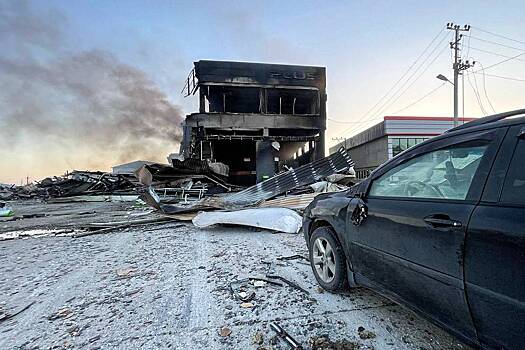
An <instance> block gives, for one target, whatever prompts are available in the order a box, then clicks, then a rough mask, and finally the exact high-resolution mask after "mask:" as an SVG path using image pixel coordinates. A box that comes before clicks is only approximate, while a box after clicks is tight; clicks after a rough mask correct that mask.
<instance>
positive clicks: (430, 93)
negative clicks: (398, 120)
mask: <svg viewBox="0 0 525 350" xmlns="http://www.w3.org/2000/svg"><path fill="white" fill-rule="evenodd" d="M445 84H446V83H442V84H441V85H439V86H438V87H435V88H434V89H432V90H430V91H429V92H427V93H426V94H425V95H423V96H421V97H420V98H419V99H418V100H416V101H414V102H412V103H411V104H409V105H408V106H405V107H403V108H401V109H400V110H397V111H395V112H393V113H391V114H397V113H399V112H403V111H404V110H406V109H408V108H410V107H412V106H414V105H416V104H418V103H419V102H421V101H423V100H424V99H425V98H427V97H428V96H430V95H432V94H433V93H434V92H436V91H438V90H439V89H440V88H442V87H443V85H445Z"/></svg>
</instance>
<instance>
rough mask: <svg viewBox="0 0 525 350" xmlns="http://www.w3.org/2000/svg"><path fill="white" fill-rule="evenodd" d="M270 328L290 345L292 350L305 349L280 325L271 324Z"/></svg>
mask: <svg viewBox="0 0 525 350" xmlns="http://www.w3.org/2000/svg"><path fill="white" fill-rule="evenodd" d="M270 327H271V328H272V329H273V330H274V331H275V332H276V333H277V335H279V337H281V338H282V339H283V340H284V341H285V342H286V343H287V344H288V345H290V349H294V350H302V349H303V347H302V346H301V344H299V343H298V342H297V341H296V340H295V339H294V338H292V336H291V335H290V334H288V332H286V331H285V330H284V329H283V328H282V327H281V326H280V325H279V324H277V323H275V322H271V323H270Z"/></svg>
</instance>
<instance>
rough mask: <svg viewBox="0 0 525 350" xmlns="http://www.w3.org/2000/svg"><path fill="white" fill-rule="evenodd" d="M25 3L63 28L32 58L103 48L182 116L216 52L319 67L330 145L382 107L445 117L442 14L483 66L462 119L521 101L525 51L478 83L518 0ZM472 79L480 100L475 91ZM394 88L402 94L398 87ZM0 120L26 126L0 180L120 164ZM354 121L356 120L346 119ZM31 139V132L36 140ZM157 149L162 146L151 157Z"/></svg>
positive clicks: (507, 44)
mask: <svg viewBox="0 0 525 350" xmlns="http://www.w3.org/2000/svg"><path fill="white" fill-rule="evenodd" d="M2 3H3V5H0V9H1V7H2V6H4V10H5V7H6V6H7V5H6V4H9V3H12V1H7V2H6V1H3V0H2V1H0V4H2ZM26 7H27V8H28V9H29V11H30V12H31V18H34V19H35V21H40V20H42V19H43V20H44V22H45V21H49V22H53V24H55V22H59V23H58V24H59V27H60V28H59V29H58V30H60V31H61V33H62V34H61V37H62V38H61V39H60V40H61V44H60V45H59V46H58V47H57V49H56V50H51V51H49V47H50V46H47V48H46V50H47V51H42V50H40V49H39V48H38V47H36V49H35V48H34V47H33V48H32V49H31V50H32V51H31V52H32V53H31V55H33V58H32V59H37V60H39V61H41V62H45V61H46V59H48V58H49V57H48V56H50V55H55V54H56V53H57V52H60V55H75V54H77V53H81V52H90V51H91V50H99V51H100V52H104V55H105V56H104V57H106V61H111V62H114V63H115V64H118V65H121V66H126V67H127V66H129V67H133V68H134V69H135V68H136V69H137V70H140V71H143V72H144V76H145V77H147V78H148V79H150V80H151V83H152V84H155V85H156V86H157V87H158V90H159V91H161V92H162V93H164V94H165V95H166V97H167V99H168V100H169V102H171V103H172V104H173V106H174V108H179V106H180V109H181V110H182V114H186V113H191V112H192V111H195V110H196V109H197V102H196V101H195V100H194V99H192V98H187V99H184V98H183V97H182V96H181V95H180V90H181V88H182V85H183V80H184V78H185V76H186V75H187V73H188V72H189V71H190V69H191V68H192V62H193V61H196V60H199V59H218V60H235V61H237V60H238V61H253V62H272V63H290V64H299V65H300V64H305V65H320V66H326V68H327V94H328V117H329V119H331V120H329V121H328V133H327V138H328V142H327V145H332V144H333V143H334V142H333V141H331V139H332V138H333V137H341V136H347V137H348V136H351V134H353V133H355V132H357V131H359V130H362V129H364V128H365V127H367V126H369V125H371V124H374V123H376V122H378V121H379V120H380V119H381V118H382V116H384V115H392V114H395V112H397V113H396V115H417V116H452V86H451V85H449V84H443V82H442V81H439V80H437V79H436V78H435V76H436V75H437V74H440V73H441V74H444V75H446V76H447V77H449V78H450V79H452V67H451V50H450V49H449V48H447V45H448V41H449V40H450V34H451V33H448V34H445V32H448V31H446V30H444V27H445V25H446V23H447V22H449V21H454V22H455V23H458V24H470V25H472V26H473V29H472V30H471V32H470V34H471V35H472V38H470V39H469V38H464V47H463V48H464V50H463V56H464V57H466V56H467V52H468V56H469V57H471V59H475V60H477V61H479V62H480V63H481V64H479V63H478V64H477V65H476V66H475V67H474V68H473V70H474V71H478V74H474V75H471V76H469V77H470V80H471V84H472V85H473V86H474V88H472V87H471V86H470V84H469V83H468V82H467V79H465V116H468V117H471V116H474V117H477V116H482V115H483V112H482V109H481V107H480V106H479V104H480V102H481V104H482V105H483V108H484V109H485V110H486V113H491V112H492V110H493V109H492V108H494V110H495V111H497V112H500V111H505V110H511V109H516V108H520V107H524V106H525V54H524V55H523V56H522V57H519V58H518V59H513V60H510V61H508V62H505V63H501V64H499V65H497V66H494V67H492V68H488V69H487V70H486V72H485V73H486V75H485V81H484V79H483V75H482V74H481V71H479V70H480V69H481V68H482V67H489V66H491V65H493V64H495V63H498V62H500V61H502V60H505V59H506V56H508V57H514V56H517V55H519V54H520V53H523V52H525V35H524V34H525V26H524V25H523V14H524V13H525V2H523V1H520V0H516V1H479V0H477V1H433V2H432V1H282V0H281V1H257V2H255V1H253V2H252V1H219V0H214V1H160V0H157V1H108V0H103V1H95V0H91V1H80V0H78V1H57V0H54V1H53V0H51V1H50V0H47V1H33V2H28V3H27V6H26ZM15 9H16V7H15ZM9 11H11V12H12V11H13V10H12V9H11V10H9ZM15 11H16V10H15ZM10 16H12V13H11V15H10ZM6 18H9V16H7V17H6V16H2V17H0V45H2V47H9V46H8V45H7V44H6V45H7V46H4V44H3V43H2V40H9V33H7V32H6V31H10V30H13V29H12V28H13V27H12V23H11V24H9V23H7V24H6V21H7V20H6ZM3 22H4V23H3ZM27 26H31V23H27ZM490 33H494V34H498V35H500V36H496V35H493V34H490ZM466 34H467V35H468V34H469V33H466ZM502 36H504V37H509V38H514V39H515V41H512V40H507V39H505V38H504V37H502ZM434 38H437V39H436V40H434V41H433V42H432V43H433V44H432V46H431V47H430V49H429V50H427V51H426V53H425V55H423V56H422V58H421V59H420V60H419V61H418V64H416V65H415V66H413V67H412V70H410V71H409V73H408V74H407V75H405V79H406V78H408V77H410V76H412V79H411V80H410V81H408V82H407V83H406V84H404V85H403V81H402V82H401V83H400V84H398V85H397V86H396V87H395V88H394V89H393V90H392V92H393V93H395V92H397V91H399V92H398V94H397V95H394V96H393V97H392V98H390V99H389V98H388V96H387V98H385V99H383V100H381V101H380V103H379V105H378V107H381V106H382V108H375V109H374V110H373V111H372V112H370V113H367V112H368V111H369V110H370V109H371V107H373V106H374V105H375V104H376V103H377V102H378V100H379V99H380V98H381V97H382V96H383V95H384V94H386V93H387V92H388V91H389V90H390V88H391V87H392V86H393V85H394V83H395V82H396V81H397V80H398V79H399V78H400V77H402V76H403V74H404V73H405V71H406V70H407V69H408V68H409V67H410V66H411V64H412V63H413V62H414V60H416V58H418V56H419V55H420V54H421V53H422V52H423V51H424V49H425V48H426V47H427V45H428V44H429V43H431V41H432V40H433V39H434ZM26 39H27V38H26ZM10 40H13V38H12V37H11V39H10ZM17 40H18V39H17ZM520 41H521V42H520ZM11 45H14V44H13V43H11ZM31 45H37V46H38V45H39V44H38V43H37V44H34V43H32V44H31ZM13 47H14V46H13ZM51 47H52V46H51ZM468 47H470V49H468ZM432 49H434V51H433V52H432ZM28 50H29V49H28ZM39 50H40V51H39ZM14 51H16V55H19V56H18V57H22V56H23V55H25V54H26V50H25V49H24V50H22V49H20V50H18V49H17V50H14ZM99 51H97V52H99ZM49 52H52V53H51V54H50V53H49ZM16 55H14V54H13V52H10V51H9V50H2V51H1V52H0V60H1V59H6V58H11V59H13V57H14V58H17V56H16ZM35 57H36V58H35ZM49 59H56V57H55V58H49ZM520 59H521V60H520ZM106 61H105V62H106ZM418 67H419V70H416V68H418ZM0 69H1V68H0ZM3 69H4V71H1V70H0V79H1V80H0V86H5V85H6V84H8V83H9V84H10V85H13V84H16V79H18V77H17V76H13V75H11V74H10V73H9V72H7V71H6V70H7V68H6V67H5V66H4V68H3ZM53 69H54V70H56V69H58V70H60V68H53ZM489 74H490V75H498V76H503V77H511V78H514V79H522V80H524V81H517V80H507V79H502V78H496V77H493V76H489ZM474 77H476V80H475V81H474ZM416 78H417V79H416ZM484 83H485V84H484ZM27 84H30V83H28V82H27V81H26V82H24V84H21V85H20V86H22V85H27ZM483 85H485V86H483ZM476 86H477V92H478V94H479V100H480V102H478V97H476V94H475V92H474V89H476ZM148 89H149V88H148ZM148 91H149V90H148ZM402 91H405V92H404V93H403V94H401V92H402ZM430 92H432V93H430ZM429 93H430V94H429ZM427 94H429V95H428V96H426V95H427ZM398 96H399V97H398ZM424 96H426V97H425V98H423V97H424ZM420 99H421V101H419V102H417V101H418V100H420ZM489 100H490V103H489ZM416 102H417V103H416ZM9 103H12V100H9V101H6V100H4V101H2V104H3V105H4V106H5V105H6V104H9ZM50 103H51V102H50ZM59 103H60V102H59ZM491 104H492V107H491ZM410 105H412V106H411V107H408V108H405V107H407V106H410ZM11 107H12V106H11ZM162 108H164V107H162ZM170 108H171V107H170ZM53 114H54V115H56V117H54V118H56V123H61V119H60V115H59V114H60V113H55V112H53ZM2 118H4V121H5V120H7V117H6V114H5V112H4V111H2V110H0V125H1V127H2V129H0V137H3V138H4V139H8V138H7V136H6V135H7V134H8V133H13V132H17V133H18V132H19V133H22V132H23V133H26V134H24V135H25V136H24V137H22V136H20V137H18V138H16V140H11V141H10V143H9V144H8V143H6V142H4V143H1V142H0V146H1V148H0V156H1V159H3V161H2V162H1V163H0V182H19V179H21V178H25V177H26V176H30V177H31V178H33V179H39V178H41V177H43V176H46V175H51V174H60V173H63V172H64V171H65V170H71V169H73V168H77V169H83V168H87V167H92V166H97V167H102V168H103V169H101V170H108V167H109V166H110V165H111V164H112V163H111V162H115V161H118V159H113V158H111V157H108V156H107V154H106V153H103V152H102V151H101V153H100V157H99V159H96V158H97V157H96V156H94V155H93V154H90V147H89V146H88V145H80V146H79V147H78V150H74V149H72V148H71V147H72V143H71V142H69V143H67V144H61V142H58V141H57V140H56V138H55V139H54V140H52V141H51V140H50V139H48V138H46V137H43V138H40V137H35V135H38V133H33V132H29V131H27V129H24V131H18V129H15V131H13V130H11V131H10V130H9V127H10V126H9V125H6V123H4V124H2V123H1V122H2ZM35 118H36V119H38V113H36V115H35V116H34V117H33V119H32V120H35ZM30 120H31V119H30ZM332 120H336V121H340V122H341V123H338V122H335V121H332ZM37 122H38V120H37ZM343 122H344V123H347V124H344V123H343ZM356 122H357V123H358V124H351V123H356ZM138 127H140V123H139V125H138ZM117 131H118V130H114V137H115V138H118V132H117ZM31 135H33V136H31ZM130 135H134V134H130ZM10 136H11V137H12V136H13V135H10ZM129 137H132V136H129ZM35 139H40V141H39V142H36V143H35V141H36V140H35ZM79 143H82V141H81V140H79ZM162 144H163V146H164V148H162V147H161V148H160V150H161V151H162V152H166V154H167V153H169V152H170V151H171V152H175V151H177V150H178V149H174V148H175V145H174V144H171V143H169V142H166V143H162ZM32 145H38V146H34V147H32ZM35 147H36V148H35ZM46 147H49V148H46ZM145 147H147V146H145ZM75 152H77V153H75ZM164 156H165V154H162V155H161V156H160V160H162V159H163V158H164ZM93 158H95V159H93Z"/></svg>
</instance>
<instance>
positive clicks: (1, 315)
mask: <svg viewBox="0 0 525 350" xmlns="http://www.w3.org/2000/svg"><path fill="white" fill-rule="evenodd" d="M34 303H35V301H31V302H29V303H27V304H25V305H24V306H22V307H20V308H19V309H18V310H15V311H13V312H6V311H4V310H2V309H0V322H2V321H6V320H9V319H11V318H13V317H15V316H16V315H18V314H21V313H22V312H24V311H25V310H27V309H29V308H30V307H31V305H33V304H34Z"/></svg>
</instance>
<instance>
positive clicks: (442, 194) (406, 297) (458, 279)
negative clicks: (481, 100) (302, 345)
mask: <svg viewBox="0 0 525 350" xmlns="http://www.w3.org/2000/svg"><path fill="white" fill-rule="evenodd" d="M502 132H503V130H501V131H483V132H477V133H471V134H467V135H458V136H454V137H449V138H446V139H438V140H436V141H434V142H429V143H427V144H424V145H422V146H421V147H417V148H415V149H413V150H411V151H408V152H407V153H406V154H403V155H402V156H401V157H399V159H398V160H397V162H394V163H393V164H392V165H391V166H389V167H388V168H385V169H383V170H382V171H381V172H379V173H377V174H375V175H374V177H373V178H372V180H371V182H370V185H369V190H368V194H366V196H365V198H364V202H365V205H366V206H367V210H368V217H367V218H366V219H365V220H364V221H363V222H362V223H361V224H360V225H359V226H353V225H352V223H350V222H349V223H348V232H347V233H348V235H349V242H351V243H350V247H349V250H350V254H351V258H350V259H351V262H352V265H353V266H352V267H353V269H354V273H355V278H356V281H357V282H358V283H360V284H364V285H368V286H370V287H372V288H374V289H377V290H380V291H382V292H383V293H385V294H387V295H389V296H391V297H393V298H394V299H399V300H401V301H403V302H405V303H408V304H409V305H410V306H412V307H413V308H415V309H418V310H419V311H421V312H423V313H425V314H427V315H428V316H430V317H432V318H433V319H434V320H436V321H437V322H439V323H441V324H442V325H443V326H444V327H447V328H449V329H450V330H451V331H453V332H455V333H457V334H458V335H460V336H463V337H464V338H469V339H476V334H475V329H474V327H473V323H472V320H471V317H470V313H469V309H468V305H467V302H466V299H465V294H464V281H463V244H464V239H465V231H466V227H467V224H468V221H469V218H470V215H471V213H472V212H473V210H474V208H475V206H476V204H477V202H478V201H479V199H480V196H481V192H482V189H483V185H484V183H485V180H486V178H487V175H488V172H489V169H490V166H491V165H492V162H493V160H494V157H495V154H496V152H497V149H498V146H499V144H500V143H501V139H502V138H503V134H502Z"/></svg>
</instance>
